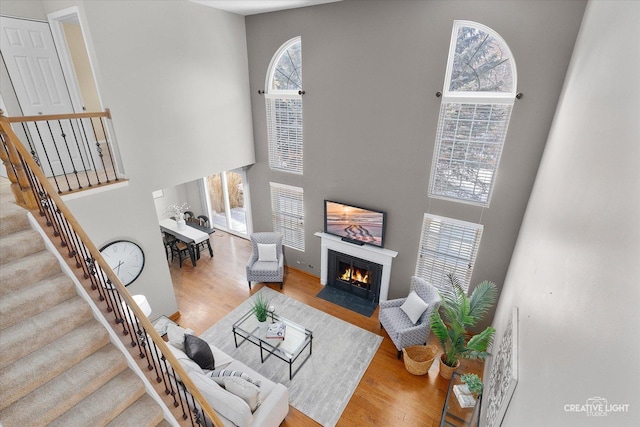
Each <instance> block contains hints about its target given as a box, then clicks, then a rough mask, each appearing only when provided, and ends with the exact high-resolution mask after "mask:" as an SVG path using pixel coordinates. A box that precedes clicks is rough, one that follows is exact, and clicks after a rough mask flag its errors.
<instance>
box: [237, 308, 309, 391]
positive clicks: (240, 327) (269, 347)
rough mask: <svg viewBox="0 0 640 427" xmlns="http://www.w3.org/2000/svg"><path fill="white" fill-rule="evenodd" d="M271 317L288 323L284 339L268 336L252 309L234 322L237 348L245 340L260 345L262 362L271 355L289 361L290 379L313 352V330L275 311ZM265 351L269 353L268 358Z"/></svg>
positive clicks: (275, 320)
mask: <svg viewBox="0 0 640 427" xmlns="http://www.w3.org/2000/svg"><path fill="white" fill-rule="evenodd" d="M270 317H271V323H273V322H282V323H284V324H285V325H286V332H285V338H284V340H279V339H269V338H266V332H267V329H266V328H264V327H262V326H261V325H260V322H258V319H256V316H255V315H254V314H253V311H252V310H250V311H249V312H248V313H246V314H245V315H244V316H242V317H241V318H240V319H239V320H238V321H237V322H235V323H234V324H233V339H234V341H235V344H236V348H238V347H239V346H240V345H241V344H242V343H244V342H245V341H249V342H251V343H253V344H254V345H256V346H257V347H260V360H261V361H262V363H264V361H265V360H266V358H268V357H269V356H270V355H273V356H275V357H277V358H278V359H280V360H283V361H285V362H287V363H288V364H289V379H292V378H293V376H294V375H295V374H296V373H298V371H299V370H300V368H302V366H303V365H304V364H305V362H306V361H307V360H308V359H309V357H310V356H311V353H312V352H313V332H311V331H310V330H308V329H306V328H305V327H304V326H300V325H298V324H296V323H294V322H292V321H290V320H288V319H285V318H284V317H281V316H278V315H277V314H275V313H271V315H270ZM238 338H240V342H238ZM307 347H309V354H307V356H306V357H305V358H304V360H303V361H302V362H301V363H300V365H299V366H298V368H297V369H296V370H295V371H294V370H293V363H294V362H295V361H296V360H298V358H299V357H300V355H301V354H302V352H303V351H304V350H305V349H306V348H307ZM265 352H266V353H267V356H266V358H265Z"/></svg>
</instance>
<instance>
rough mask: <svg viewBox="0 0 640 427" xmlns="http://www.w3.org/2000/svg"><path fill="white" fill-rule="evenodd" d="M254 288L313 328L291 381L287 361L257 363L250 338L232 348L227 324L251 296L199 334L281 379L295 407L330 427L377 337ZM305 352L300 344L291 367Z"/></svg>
mask: <svg viewBox="0 0 640 427" xmlns="http://www.w3.org/2000/svg"><path fill="white" fill-rule="evenodd" d="M258 293H260V294H262V295H263V296H265V297H266V298H267V299H269V301H270V303H271V305H273V306H275V312H276V314H278V315H280V316H283V317H285V318H287V319H289V320H291V321H293V322H295V323H298V324H299V325H302V326H304V327H306V328H307V329H309V330H311V331H313V353H312V354H311V357H309V359H308V360H307V361H306V362H305V363H304V365H303V366H302V367H301V368H300V370H299V371H298V372H297V373H296V374H295V375H294V377H293V379H292V380H289V366H288V364H287V363H286V362H284V361H282V360H280V359H278V358H276V357H269V358H268V359H267V360H265V362H264V364H262V363H260V349H259V348H258V347H257V346H256V345H254V344H252V343H250V342H245V343H243V344H241V345H240V347H238V348H236V347H235V344H234V341H233V332H232V329H231V326H232V325H233V323H234V322H235V321H237V320H238V319H239V318H240V317H242V315H243V314H245V313H246V312H247V311H249V310H250V308H251V305H250V300H247V301H245V302H243V303H242V304H240V305H239V306H238V307H236V308H235V309H234V310H233V311H232V312H231V313H229V314H228V315H227V316H225V317H224V318H223V319H222V320H221V321H219V322H218V323H216V324H215V325H214V326H212V327H211V328H209V329H208V330H206V331H205V332H204V333H203V334H202V335H200V336H201V338H202V339H204V340H205V341H207V342H210V343H211V344H213V345H215V346H216V347H218V348H219V349H220V350H222V351H224V352H225V353H227V354H228V355H230V356H232V357H233V358H235V359H237V360H240V361H241V362H243V363H245V364H246V365H247V366H249V367H251V368H252V369H254V370H255V371H257V372H259V373H260V374H262V375H264V376H265V377H267V378H269V379H271V380H272V381H275V382H278V383H282V384H284V385H285V386H286V387H288V388H289V403H290V404H291V406H293V407H294V408H296V409H297V410H299V411H300V412H302V413H304V414H305V415H307V416H309V417H310V418H312V419H314V420H315V421H317V422H318V423H320V424H322V425H323V426H335V425H336V423H337V422H338V420H339V419H340V415H342V412H343V411H344V408H345V407H346V406H347V403H348V402H349V399H351V395H352V394H353V392H354V390H355V389H356V387H357V386H358V383H359V382H360V379H361V378H362V376H363V375H364V372H365V371H366V369H367V367H368V366H369V363H370V362H371V360H372V359H373V356H374V355H375V353H376V351H377V350H378V347H379V346H380V343H381V342H382V337H381V336H378V335H376V334H373V333H371V332H369V331H365V330H364V329H362V328H359V327H357V326H354V325H352V324H350V323H347V322H345V321H343V320H340V319H338V318H336V317H333V316H331V315H328V314H326V313H323V312H322V311H320V310H316V309H315V308H313V307H309V306H308V305H306V304H303V303H301V302H300V301H297V300H295V299H293V298H289V297H287V296H285V295H282V294H281V293H279V292H276V291H273V290H271V289H269V288H262V289H260V291H258ZM256 295H257V294H256ZM252 298H253V297H252ZM308 352H309V349H308V348H307V349H305V350H304V351H303V353H302V354H301V356H300V358H299V359H298V360H297V361H296V362H295V363H294V365H293V369H294V371H295V369H296V368H298V366H299V364H300V362H301V361H302V360H304V358H305V357H306V355H307V354H308Z"/></svg>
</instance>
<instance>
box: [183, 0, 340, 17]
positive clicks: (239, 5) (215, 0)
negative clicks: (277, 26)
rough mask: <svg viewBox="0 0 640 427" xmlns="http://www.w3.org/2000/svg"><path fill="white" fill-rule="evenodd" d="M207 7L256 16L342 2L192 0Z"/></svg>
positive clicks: (334, 0)
mask: <svg viewBox="0 0 640 427" xmlns="http://www.w3.org/2000/svg"><path fill="white" fill-rule="evenodd" d="M191 1H193V2H194V3H199V4H202V5H205V6H210V7H213V8H216V9H220V10H224V11H227V12H231V13H235V14H238V15H244V16H246V15H255V14H257V13H265V12H274V11H276V10H285V9H295V8H298V7H305V6H313V5H316V4H323V3H333V2H336V1H342V0H191Z"/></svg>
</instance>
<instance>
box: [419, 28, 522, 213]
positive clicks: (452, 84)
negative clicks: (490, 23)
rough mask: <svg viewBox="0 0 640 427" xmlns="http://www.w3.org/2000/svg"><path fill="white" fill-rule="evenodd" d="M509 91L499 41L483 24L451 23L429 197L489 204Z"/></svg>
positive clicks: (511, 66)
mask: <svg viewBox="0 0 640 427" xmlns="http://www.w3.org/2000/svg"><path fill="white" fill-rule="evenodd" d="M515 95H516V67H515V63H514V60H513V56H512V55H511V51H510V50H509V47H508V46H507V44H506V43H505V42H504V40H502V38H501V37H500V36H499V35H498V34H497V33H496V32H495V31H493V30H492V29H490V28H488V27H486V26H484V25H481V24H478V23H475V22H469V21H455V22H454V24H453V34H452V36H451V46H450V48H449V62H448V64H447V72H446V77H445V87H444V93H443V98H442V104H441V106H440V118H439V120H438V131H437V134H436V146H435V150H434V155H433V164H432V167H431V181H430V184H429V196H431V197H436V198H443V199H450V200H456V201H463V202H467V203H472V204H476V205H480V206H485V207H487V206H489V202H490V200H491V193H492V191H493V186H494V182H495V175H496V172H497V170H498V165H499V163H500V156H501V154H502V147H503V145H504V141H505V137H506V134H507V128H508V126H509V119H510V117H511V108H512V107H513V102H514V100H515Z"/></svg>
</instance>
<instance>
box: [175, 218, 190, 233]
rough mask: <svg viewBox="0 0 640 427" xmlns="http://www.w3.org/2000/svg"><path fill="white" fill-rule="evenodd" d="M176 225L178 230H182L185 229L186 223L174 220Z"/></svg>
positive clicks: (181, 220)
mask: <svg viewBox="0 0 640 427" xmlns="http://www.w3.org/2000/svg"><path fill="white" fill-rule="evenodd" d="M176 223H178V230H184V229H185V228H187V223H186V222H185V220H184V219H178V220H176Z"/></svg>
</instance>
